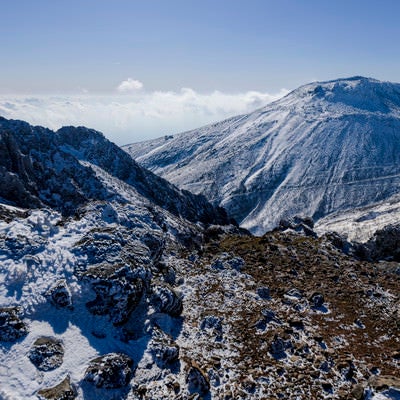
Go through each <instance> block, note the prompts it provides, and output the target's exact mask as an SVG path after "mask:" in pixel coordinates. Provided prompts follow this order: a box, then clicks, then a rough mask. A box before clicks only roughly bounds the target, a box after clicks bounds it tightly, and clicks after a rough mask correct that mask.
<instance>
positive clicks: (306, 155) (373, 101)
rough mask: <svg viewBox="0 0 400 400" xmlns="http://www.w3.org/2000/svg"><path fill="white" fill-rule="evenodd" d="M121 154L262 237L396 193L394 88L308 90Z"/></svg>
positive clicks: (346, 84) (398, 91)
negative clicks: (289, 223)
mask: <svg viewBox="0 0 400 400" xmlns="http://www.w3.org/2000/svg"><path fill="white" fill-rule="evenodd" d="M125 150H127V151H128V152H129V153H130V154H131V155H132V156H133V157H134V158H135V159H136V160H137V161H138V162H139V163H141V164H142V165H144V166H145V167H147V168H149V169H150V170H152V171H153V172H155V173H156V174H159V175H161V176H162V177H164V178H166V179H168V180H169V181H171V182H172V183H174V184H176V185H177V186H178V187H181V188H184V189H187V190H190V191H192V192H194V193H201V194H204V195H205V196H206V197H207V198H208V199H209V200H210V201H211V202H213V203H214V204H218V205H221V206H223V207H225V208H226V209H227V210H228V212H229V213H230V214H231V216H232V217H234V218H235V219H236V220H237V221H238V222H239V223H240V224H241V226H243V227H245V228H247V229H250V230H251V231H252V232H253V233H255V234H262V233H264V232H265V231H266V230H268V229H271V228H273V227H274V226H276V225H277V223H278V222H279V220H280V219H281V218H285V217H290V216H292V215H294V214H299V213H300V214H306V215H310V216H312V217H313V218H314V219H316V220H318V219H320V218H322V217H324V216H326V215H329V214H331V213H333V212H338V211H342V210H347V209H351V208H354V207H359V206H365V205H369V204H372V203H374V202H377V201H382V200H385V199H387V198H389V197H390V196H392V195H393V194H395V193H397V192H398V186H399V183H400V175H399V173H400V84H395V83H390V82H380V81H378V80H375V79H370V78H364V77H352V78H348V79H338V80H333V81H328V82H315V83H311V84H308V85H305V86H302V87H300V88H298V89H296V90H294V91H293V92H291V93H289V94H288V95H287V96H285V97H283V98H282V99H280V100H278V101H275V102H273V103H271V104H268V105H267V106H265V107H263V108H261V109H259V110H256V111H255V112H253V113H250V114H246V115H240V116H236V117H233V118H230V119H227V120H225V121H222V122H219V123H215V124H212V125H208V126H205V127H203V128H200V129H195V130H193V131H190V132H185V133H182V134H179V135H176V136H173V137H171V136H165V137H163V138H159V139H156V140H150V141H147V142H143V143H137V144H132V145H128V146H126V147H125Z"/></svg>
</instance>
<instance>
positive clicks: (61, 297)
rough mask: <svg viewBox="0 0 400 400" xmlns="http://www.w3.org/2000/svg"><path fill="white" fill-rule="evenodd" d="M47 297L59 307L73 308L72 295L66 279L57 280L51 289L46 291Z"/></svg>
mask: <svg viewBox="0 0 400 400" xmlns="http://www.w3.org/2000/svg"><path fill="white" fill-rule="evenodd" d="M46 297H47V298H48V299H49V300H50V302H51V303H52V304H53V305H54V306H55V307H58V308H65V307H67V308H71V307H72V296H71V291H70V290H69V287H68V284H67V282H66V281H65V279H61V280H59V281H57V282H56V283H55V284H54V285H52V286H51V287H50V289H49V290H48V291H47V292H46Z"/></svg>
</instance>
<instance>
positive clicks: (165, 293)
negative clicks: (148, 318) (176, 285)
mask: <svg viewBox="0 0 400 400" xmlns="http://www.w3.org/2000/svg"><path fill="white" fill-rule="evenodd" d="M150 300H151V303H152V304H153V307H154V309H155V310H156V312H160V313H166V314H169V315H171V316H172V317H179V315H181V313H182V309H183V305H182V299H181V298H180V297H179V296H178V295H177V294H176V293H175V292H174V291H173V290H172V289H171V288H169V287H168V286H160V285H157V286H155V287H153V294H152V296H151V299H150Z"/></svg>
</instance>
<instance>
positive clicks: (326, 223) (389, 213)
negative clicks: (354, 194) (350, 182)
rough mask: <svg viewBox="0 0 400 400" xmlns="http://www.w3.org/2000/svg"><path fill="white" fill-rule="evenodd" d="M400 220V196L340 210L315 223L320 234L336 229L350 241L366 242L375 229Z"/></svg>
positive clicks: (335, 230)
mask: <svg viewBox="0 0 400 400" xmlns="http://www.w3.org/2000/svg"><path fill="white" fill-rule="evenodd" d="M399 221H400V196H399V195H394V196H393V197H390V198H389V199H388V200H385V201H382V202H378V203H374V204H371V205H369V206H365V207H360V208H356V209H352V210H348V211H343V212H338V213H334V214H331V215H328V216H327V217H324V218H322V219H320V220H319V221H318V222H317V223H316V225H315V231H316V232H317V233H318V234H323V233H325V232H329V231H334V232H338V233H340V234H342V235H345V236H347V239H348V240H350V241H357V242H366V241H368V239H370V238H371V237H372V236H373V235H374V233H375V231H377V230H378V229H382V228H384V227H385V226H387V225H393V224H394V225H396V224H398V223H399Z"/></svg>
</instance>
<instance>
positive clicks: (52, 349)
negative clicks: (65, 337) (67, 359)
mask: <svg viewBox="0 0 400 400" xmlns="http://www.w3.org/2000/svg"><path fill="white" fill-rule="evenodd" d="M28 357H29V360H30V361H31V362H32V364H34V365H35V366H36V368H37V369H38V370H40V371H51V370H53V369H56V368H58V367H59V366H60V365H61V364H62V363H63V358H64V348H63V346H62V344H61V341H60V340H57V339H55V338H51V337H40V338H39V339H36V340H35V342H34V343H33V345H32V347H31V349H30V351H29V354H28Z"/></svg>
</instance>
